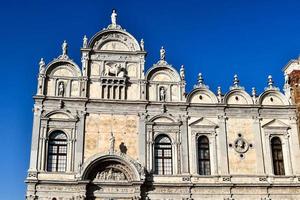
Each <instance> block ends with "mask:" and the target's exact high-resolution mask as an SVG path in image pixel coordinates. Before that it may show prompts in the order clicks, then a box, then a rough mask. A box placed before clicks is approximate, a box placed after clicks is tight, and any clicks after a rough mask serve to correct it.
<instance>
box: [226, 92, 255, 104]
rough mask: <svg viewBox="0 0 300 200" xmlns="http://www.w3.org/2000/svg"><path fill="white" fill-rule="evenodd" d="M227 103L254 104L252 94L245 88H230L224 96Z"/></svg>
mask: <svg viewBox="0 0 300 200" xmlns="http://www.w3.org/2000/svg"><path fill="white" fill-rule="evenodd" d="M224 102H225V104H239V105H242V104H246V105H249V104H253V101H252V99H251V96H250V95H249V94H248V93H247V92H245V91H244V90H243V89H233V90H230V91H229V92H228V93H227V94H226V95H225V97H224Z"/></svg>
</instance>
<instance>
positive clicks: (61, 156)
mask: <svg viewBox="0 0 300 200" xmlns="http://www.w3.org/2000/svg"><path fill="white" fill-rule="evenodd" d="M66 166H67V137H66V134H65V133H64V132H62V131H55V132H53V133H51V135H50V137H49V142H48V159H47V171H49V172H64V171H66Z"/></svg>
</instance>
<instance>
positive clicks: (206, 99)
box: [187, 88, 218, 103]
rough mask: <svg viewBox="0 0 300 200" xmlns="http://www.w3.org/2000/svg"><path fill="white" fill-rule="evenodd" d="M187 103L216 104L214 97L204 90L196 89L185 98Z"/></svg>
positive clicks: (216, 100)
mask: <svg viewBox="0 0 300 200" xmlns="http://www.w3.org/2000/svg"><path fill="white" fill-rule="evenodd" d="M187 101H188V102H189V103H218V99H217V97H216V95H215V94H214V93H213V92H211V91H210V90H208V89H206V88H196V89H194V90H193V91H192V92H191V93H190V94H189V95H188V97H187Z"/></svg>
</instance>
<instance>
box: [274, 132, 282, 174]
mask: <svg viewBox="0 0 300 200" xmlns="http://www.w3.org/2000/svg"><path fill="white" fill-rule="evenodd" d="M271 149H272V158H273V169H274V174H275V175H284V162H283V154H282V145H281V141H280V139H279V138H278V137H274V138H272V140H271Z"/></svg>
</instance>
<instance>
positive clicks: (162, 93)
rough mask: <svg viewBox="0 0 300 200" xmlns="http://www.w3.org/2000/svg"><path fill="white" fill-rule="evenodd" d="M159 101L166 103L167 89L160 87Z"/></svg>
mask: <svg viewBox="0 0 300 200" xmlns="http://www.w3.org/2000/svg"><path fill="white" fill-rule="evenodd" d="M159 100H160V101H165V100H166V90H165V87H160V89H159Z"/></svg>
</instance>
